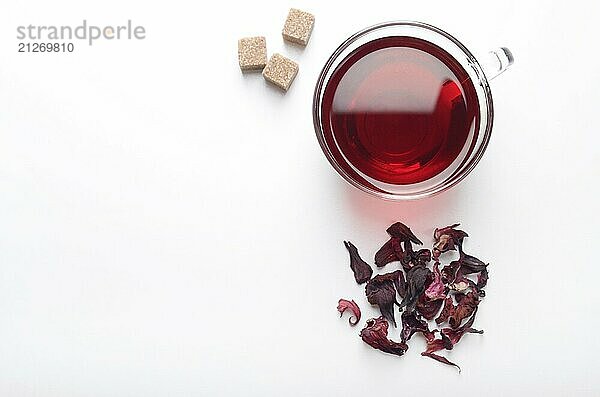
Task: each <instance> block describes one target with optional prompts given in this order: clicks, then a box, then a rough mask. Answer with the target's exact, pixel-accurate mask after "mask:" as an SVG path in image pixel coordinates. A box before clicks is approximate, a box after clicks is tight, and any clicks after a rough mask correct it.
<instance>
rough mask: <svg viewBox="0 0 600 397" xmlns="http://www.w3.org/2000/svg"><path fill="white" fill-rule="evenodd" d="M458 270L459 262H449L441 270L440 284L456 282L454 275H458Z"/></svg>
mask: <svg viewBox="0 0 600 397" xmlns="http://www.w3.org/2000/svg"><path fill="white" fill-rule="evenodd" d="M459 268H460V262H459V261H453V262H450V264H449V265H446V266H444V267H443V268H442V271H441V274H442V282H443V283H444V284H450V283H453V282H454V280H456V275H457V274H458V269H459Z"/></svg>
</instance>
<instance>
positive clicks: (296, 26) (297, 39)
mask: <svg viewBox="0 0 600 397" xmlns="http://www.w3.org/2000/svg"><path fill="white" fill-rule="evenodd" d="M314 24H315V16H314V15H312V14H310V13H308V12H304V11H300V10H297V9H295V8H291V9H290V12H289V14H288V16H287V19H286V20H285V25H284V26H283V32H281V33H282V34H283V38H284V40H287V41H290V42H292V43H296V44H300V45H306V44H308V39H309V38H310V34H311V33H312V30H313V26H314Z"/></svg>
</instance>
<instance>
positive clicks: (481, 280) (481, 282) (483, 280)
mask: <svg viewBox="0 0 600 397" xmlns="http://www.w3.org/2000/svg"><path fill="white" fill-rule="evenodd" d="M488 276H489V275H488V271H487V268H485V269H483V270H482V271H481V273H479V274H478V275H477V289H478V290H479V292H480V294H479V295H481V292H483V288H485V286H486V285H487V281H488Z"/></svg>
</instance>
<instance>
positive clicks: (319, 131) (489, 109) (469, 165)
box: [313, 21, 494, 201]
mask: <svg viewBox="0 0 600 397" xmlns="http://www.w3.org/2000/svg"><path fill="white" fill-rule="evenodd" d="M394 26H412V27H417V28H422V29H426V30H429V31H432V32H433V33H436V34H438V35H441V36H443V37H445V38H446V39H448V40H450V41H451V42H452V43H453V44H455V45H456V46H457V47H458V48H459V49H460V50H461V51H462V53H463V54H464V55H465V58H466V59H467V61H468V67H470V68H471V69H472V70H473V71H474V72H475V74H476V75H477V77H478V79H479V81H478V82H479V84H480V85H481V87H482V89H483V94H484V95H483V96H484V99H485V109H486V115H487V119H486V123H485V128H481V129H480V131H479V132H480V133H481V134H482V141H481V142H480V143H479V145H478V147H477V148H476V150H475V151H474V153H473V154H472V155H471V156H470V158H468V161H467V162H466V163H465V164H464V166H462V167H461V168H460V169H459V170H458V172H457V173H456V174H453V175H452V176H451V177H449V178H448V179H447V180H445V181H443V182H442V183H438V184H436V185H434V186H433V187H430V188H428V189H423V190H421V191H418V192H409V193H389V192H382V191H378V190H375V189H373V188H371V187H369V186H365V185H363V184H362V183H360V182H358V181H356V180H355V179H354V178H352V177H351V176H350V175H348V174H347V173H346V171H345V170H344V169H343V168H342V167H341V166H340V165H339V164H338V163H337V161H336V160H335V159H334V158H333V155H332V153H331V152H330V149H329V147H328V145H327V143H326V142H325V138H324V133H323V128H322V119H321V100H322V94H323V90H324V87H325V86H326V84H327V82H328V81H326V79H327V75H328V74H329V72H330V70H331V69H332V67H334V66H336V64H337V61H338V58H339V56H340V54H341V53H342V52H343V51H345V50H346V49H347V48H348V47H350V46H351V45H352V44H353V43H355V42H356V41H357V40H358V39H360V38H362V37H363V36H365V35H366V34H368V33H371V32H373V31H376V30H379V29H383V28H387V27H394ZM382 37H386V36H382ZM457 61H458V62H459V63H460V64H461V65H463V67H465V66H466V65H464V63H465V62H463V61H461V60H460V59H457ZM493 120H494V109H493V101H492V93H491V90H490V86H489V82H488V79H487V78H486V75H485V73H484V71H483V68H482V67H481V65H480V64H479V62H478V61H477V59H476V58H475V56H474V55H473V54H472V53H471V52H470V51H469V50H468V49H467V47H465V46H464V45H463V44H462V43H461V42H460V41H458V40H457V39H456V38H455V37H454V36H452V35H450V34H449V33H447V32H445V31H444V30H442V29H439V28H437V27H435V26H433V25H429V24H426V23H423V22H417V21H390V22H383V23H379V24H376V25H372V26H369V27H367V28H365V29H363V30H360V31H358V32H356V33H355V34H353V35H352V36H350V37H349V38H348V39H346V40H345V41H344V42H343V43H342V44H340V46H339V47H338V48H336V50H335V51H334V52H333V53H332V54H331V56H330V57H329V59H328V60H327V62H326V63H325V65H324V66H323V69H322V70H321V73H320V74H319V78H318V80H317V84H316V86H315V92H314V96H313V124H314V128H315V133H316V135H317V140H318V141H319V145H320V146H321V149H322V150H323V153H325V156H326V157H327V160H328V161H329V163H330V164H331V165H332V166H333V167H334V169H335V170H336V171H337V173H338V174H340V175H341V176H342V177H343V178H344V179H345V180H346V181H347V182H348V183H350V184H351V185H353V186H355V187H357V188H358V189H360V190H362V191H364V192H366V193H369V194H371V195H373V196H376V197H379V198H383V199H386V200H391V201H400V200H416V199H420V198H425V197H430V196H434V195H436V194H439V193H441V192H443V191H446V190H448V189H450V188H451V187H453V186H455V185H456V184H458V183H459V182H460V181H462V180H463V179H464V178H465V177H466V176H467V175H468V174H470V173H471V171H472V170H473V169H474V168H475V166H476V165H477V164H478V163H479V161H480V160H481V158H482V156H483V153H484V152H485V150H486V148H487V146H488V143H489V140H490V137H491V132H492V125H493Z"/></svg>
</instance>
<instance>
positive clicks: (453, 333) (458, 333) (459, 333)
mask: <svg viewBox="0 0 600 397" xmlns="http://www.w3.org/2000/svg"><path fill="white" fill-rule="evenodd" d="M476 314H477V308H475V310H474V311H473V314H472V315H471V318H470V319H469V321H467V322H466V323H464V324H463V326H462V327H458V328H456V329H452V328H444V329H443V330H442V331H441V333H442V334H443V335H446V336H447V337H448V339H449V340H450V341H451V342H452V344H453V345H456V344H457V343H458V341H460V339H461V338H462V337H463V335H464V334H483V331H482V330H478V329H475V328H472V326H473V322H474V321H475V315H476Z"/></svg>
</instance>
